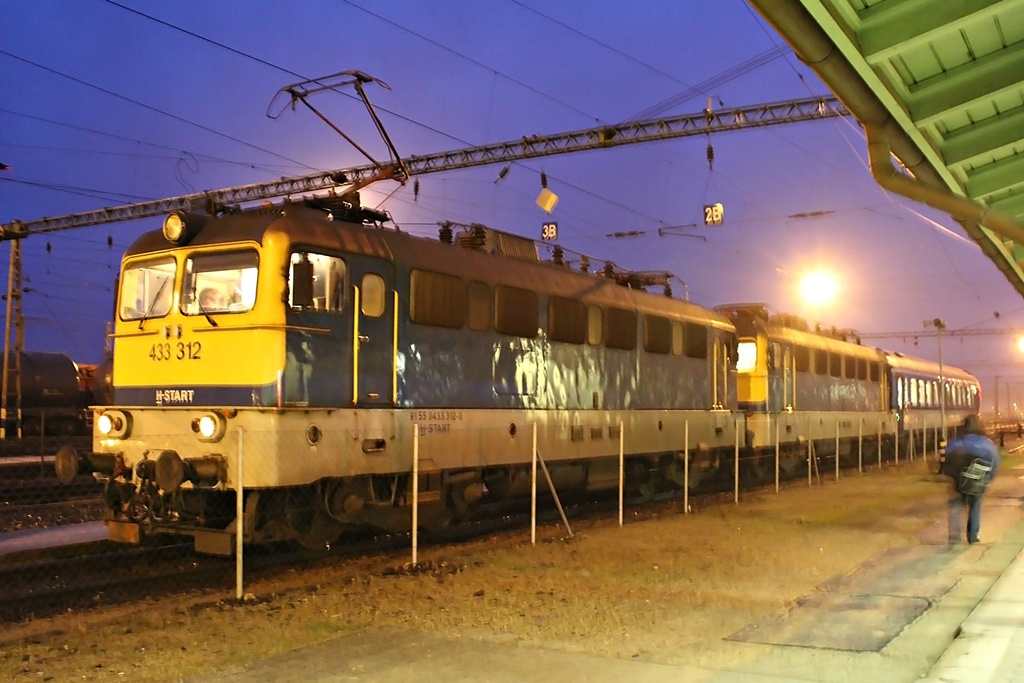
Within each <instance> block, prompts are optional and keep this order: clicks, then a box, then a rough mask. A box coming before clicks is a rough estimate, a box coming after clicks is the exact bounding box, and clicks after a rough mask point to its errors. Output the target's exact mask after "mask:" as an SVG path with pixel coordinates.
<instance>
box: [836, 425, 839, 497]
mask: <svg viewBox="0 0 1024 683" xmlns="http://www.w3.org/2000/svg"><path fill="white" fill-rule="evenodd" d="M836 481H839V416H838V415H836Z"/></svg>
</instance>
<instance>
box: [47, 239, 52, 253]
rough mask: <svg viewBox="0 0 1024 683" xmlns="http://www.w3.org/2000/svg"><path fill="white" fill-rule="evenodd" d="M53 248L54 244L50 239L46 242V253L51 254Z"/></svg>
mask: <svg viewBox="0 0 1024 683" xmlns="http://www.w3.org/2000/svg"><path fill="white" fill-rule="evenodd" d="M52 250H53V245H52V244H50V242H49V240H47V242H46V253H47V254H49V253H50V252H51V251H52Z"/></svg>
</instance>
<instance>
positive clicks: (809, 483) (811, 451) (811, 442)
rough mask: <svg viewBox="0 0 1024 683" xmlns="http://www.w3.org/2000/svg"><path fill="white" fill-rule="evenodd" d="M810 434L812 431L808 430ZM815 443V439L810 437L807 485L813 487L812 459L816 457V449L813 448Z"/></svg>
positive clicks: (808, 438)
mask: <svg viewBox="0 0 1024 683" xmlns="http://www.w3.org/2000/svg"><path fill="white" fill-rule="evenodd" d="M809 433H810V430H808V434H809ZM813 443H814V439H812V438H811V437H810V436H808V437H807V485H808V486H810V485H811V458H813V457H814V452H813V451H814V448H813V447H812V444H813Z"/></svg>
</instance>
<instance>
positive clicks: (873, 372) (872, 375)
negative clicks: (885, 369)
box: [868, 363, 881, 382]
mask: <svg viewBox="0 0 1024 683" xmlns="http://www.w3.org/2000/svg"><path fill="white" fill-rule="evenodd" d="M868 379H870V380H871V381H872V382H877V381H879V379H881V371H880V370H879V367H878V363H868Z"/></svg>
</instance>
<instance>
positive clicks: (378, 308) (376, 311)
mask: <svg viewBox="0 0 1024 683" xmlns="http://www.w3.org/2000/svg"><path fill="white" fill-rule="evenodd" d="M387 293H388V288H387V285H385V284H384V278H382V277H381V276H380V275H377V274H376V273H366V274H365V275H363V287H362V295H361V297H360V300H359V308H360V309H361V310H362V313H363V315H365V316H367V317H370V318H379V317H381V316H382V315H384V311H385V309H386V308H387V298H386V297H387Z"/></svg>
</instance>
